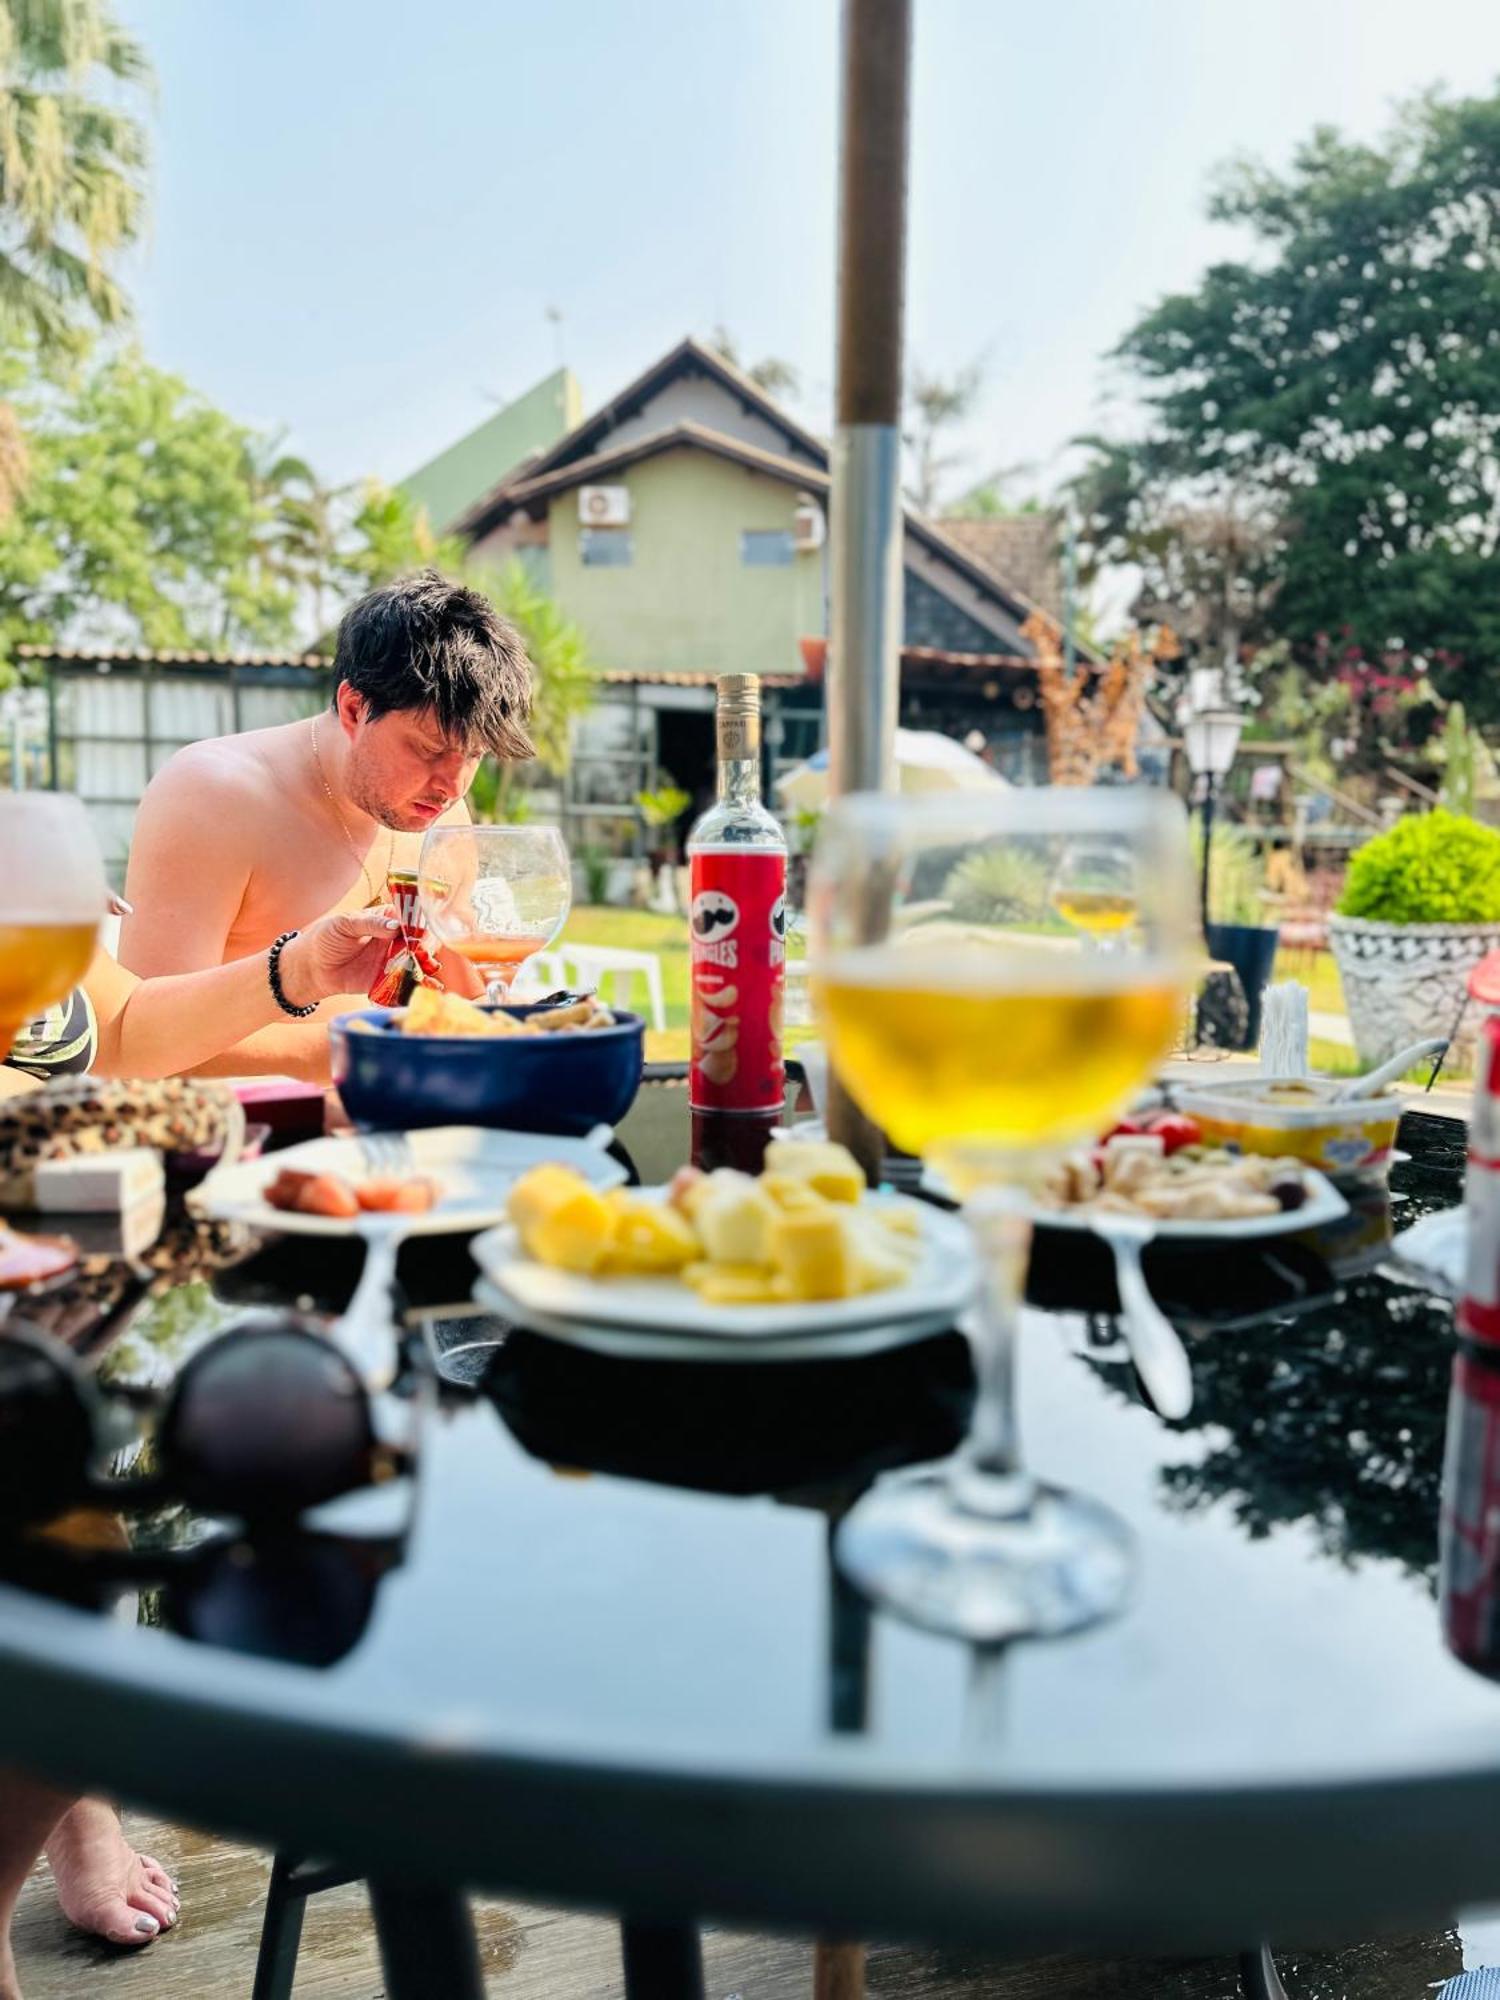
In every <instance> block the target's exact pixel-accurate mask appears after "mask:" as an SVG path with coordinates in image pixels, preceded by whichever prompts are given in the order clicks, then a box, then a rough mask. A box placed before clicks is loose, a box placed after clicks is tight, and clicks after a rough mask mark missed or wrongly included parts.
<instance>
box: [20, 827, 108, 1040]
mask: <svg viewBox="0 0 1500 2000" xmlns="http://www.w3.org/2000/svg"><path fill="white" fill-rule="evenodd" d="M108 893H109V892H108V889H107V887H106V884H105V880H104V864H103V862H102V861H101V860H100V858H99V843H98V841H97V840H96V839H95V838H94V830H93V828H92V827H91V826H90V825H89V818H88V814H87V812H86V811H85V810H84V807H83V804H82V802H81V801H80V800H79V799H77V798H75V797H74V796H73V794H72V793H71V792H0V1054H8V1053H9V1051H10V1049H11V1048H12V1047H13V1046H14V1043H15V1041H16V1037H17V1036H18V1035H19V1034H20V1032H21V1030H22V1029H23V1028H24V1027H25V1026H26V1024H27V1023H28V1022H29V1021H31V1020H34V1019H35V1018H36V1016H37V1015H39V1014H42V1013H44V1012H45V1011H46V1009H47V1008H49V1007H51V1006H54V1005H55V1004H56V1002H57V1001H59V1000H62V999H64V998H66V996H67V995H68V994H69V993H70V992H71V991H72V990H73V988H74V987H75V986H76V985H77V984H78V982H79V980H80V979H82V977H83V975H84V973H85V972H87V971H88V967H89V960H90V959H91V958H92V957H93V955H94V947H95V945H96V944H97V942H98V937H99V925H100V922H101V921H102V919H103V916H104V910H105V902H106V898H107V896H108Z"/></svg>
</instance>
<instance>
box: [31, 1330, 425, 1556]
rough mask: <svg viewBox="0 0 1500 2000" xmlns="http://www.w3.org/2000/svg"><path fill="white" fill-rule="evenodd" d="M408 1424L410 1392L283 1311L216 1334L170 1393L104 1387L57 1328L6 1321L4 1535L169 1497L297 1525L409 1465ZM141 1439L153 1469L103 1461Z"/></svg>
mask: <svg viewBox="0 0 1500 2000" xmlns="http://www.w3.org/2000/svg"><path fill="white" fill-rule="evenodd" d="M148 1418H149V1419H154V1420H153V1421H146V1420H147V1419H148ZM414 1431H415V1407H414V1404H413V1402H412V1400H411V1399H410V1398H409V1397H405V1396H402V1395H400V1394H397V1393H391V1394H382V1395H379V1396H372V1395H371V1393H370V1392H369V1391H368V1390H367V1389H366V1387H365V1385H364V1383H363V1382H362V1381H361V1379H360V1377H359V1375H358V1373H357V1372H356V1370H355V1369H354V1367H353V1365H352V1364H351V1362H350V1360H349V1358H348V1357H347V1355H345V1354H344V1353H343V1351H342V1350H341V1349H340V1348H338V1347H337V1346H335V1344H334V1343H333V1342H332V1341H331V1340H329V1339H327V1338H326V1337H325V1336H324V1335H323V1334H321V1333H319V1332H317V1331H315V1330H314V1329H313V1328H311V1327H308V1326H305V1325H303V1324H301V1323H299V1322H298V1321H297V1320H296V1319H294V1318H291V1317H289V1316H287V1315H285V1314H281V1315H276V1316H273V1317H269V1318H262V1319H252V1320H247V1321H242V1322H240V1323H239V1324H238V1325H236V1326H232V1327H229V1328H227V1329H226V1330H225V1331H224V1332H223V1333H220V1334H218V1335H216V1336H215V1338H214V1339H213V1340H211V1341H209V1342H208V1344H207V1345H206V1346H204V1347H201V1348H200V1349H199V1350H198V1352H197V1353H196V1354H194V1355H193V1356H192V1357H191V1359H190V1360H189V1361H188V1362H187V1363H186V1365H185V1366H184V1367H183V1368H182V1369H181V1370H180V1371H179V1373H178V1374H177V1376H176V1377H175V1379H174V1380H173V1382H172V1383H171V1385H170V1386H169V1387H168V1388H167V1389H166V1390H165V1392H160V1391H156V1390H145V1391H143V1390H140V1389H134V1388H109V1387H106V1386H105V1385H104V1384H102V1383H100V1382H99V1381H98V1379H97V1378H96V1377H95V1376H94V1375H93V1374H91V1373H90V1372H89V1371H87V1370H86V1369H84V1368H83V1367H81V1366H80V1365H79V1363H78V1361H77V1360H76V1359H75V1357H74V1356H73V1354H72V1353H71V1352H70V1350H69V1349H67V1348H66V1347H63V1346H62V1345H61V1344H60V1343H59V1342H58V1341H56V1340H54V1339H52V1338H51V1336H50V1335H48V1334H45V1333H41V1332H39V1331H37V1330H36V1329H34V1328H31V1327H28V1326H25V1325H16V1324H12V1323H8V1324H6V1325H5V1326H4V1327H3V1328H0V1531H4V1530H7V1529H9V1530H16V1529H25V1528H33V1527H36V1526H38V1525H40V1524H41V1523H44V1522H47V1521H51V1520H54V1519H55V1518H56V1517H57V1516H58V1515H60V1514H63V1513H65V1512H67V1511H68V1510H70V1509H73V1508H78V1507H111V1506H113V1507H118V1508H122V1509H125V1508H137V1507H142V1506H151V1505H155V1504H158V1503H160V1502H162V1501H166V1500H175V1501H181V1502H183V1503H184V1504H186V1505H187V1506H189V1507H192V1508H194V1509H196V1510H198V1511H200V1512H202V1513H205V1514H214V1515H224V1516H229V1517H232V1518H234V1519H237V1520H241V1521H244V1522H247V1523H251V1524H258V1525H274V1524H276V1523H290V1522H294V1521H295V1520H297V1519H298V1517H299V1516H301V1515H302V1514H305V1513H306V1512H308V1511H309V1510H310V1509H312V1508H314V1507H320V1506H324V1505H326V1504H327V1503H328V1502H329V1501H332V1500H336V1499H339V1498H341V1497H342V1496H343V1495H345V1494H348V1493H353V1492H357V1491H358V1490H359V1489H360V1488H362V1487H366V1486H373V1485H378V1484H380V1483H381V1482H382V1481H384V1480H387V1479H391V1478H394V1477H396V1476H397V1475H399V1474H400V1473H402V1472H404V1471H406V1470H408V1469H409V1467H410V1465H411V1463H412V1456H413V1450H414ZM146 1439H149V1441H150V1444H151V1456H152V1461H153V1470H152V1471H151V1473H150V1474H149V1475H148V1476H145V1477H140V1478H130V1477H126V1478H118V1479H115V1478H108V1477H105V1476H104V1475H102V1474H101V1473H100V1472H99V1471H98V1470H97V1468H98V1466H99V1465H100V1464H101V1463H103V1462H106V1461H107V1460H108V1459H109V1458H111V1457H114V1456H116V1455H117V1454H118V1453H120V1452H121V1451H123V1450H127V1449H129V1448H131V1447H132V1446H134V1445H137V1444H139V1443H141V1442H143V1441H145V1440H146Z"/></svg>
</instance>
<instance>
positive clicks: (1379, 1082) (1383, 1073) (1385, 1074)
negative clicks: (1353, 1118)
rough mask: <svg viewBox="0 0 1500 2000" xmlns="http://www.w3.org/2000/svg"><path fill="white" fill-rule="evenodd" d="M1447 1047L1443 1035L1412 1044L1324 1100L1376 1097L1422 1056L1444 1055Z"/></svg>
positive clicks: (1411, 1067) (1347, 1100)
mask: <svg viewBox="0 0 1500 2000" xmlns="http://www.w3.org/2000/svg"><path fill="white" fill-rule="evenodd" d="M1447 1047H1448V1041H1447V1037H1446V1036H1445V1035H1434V1036H1432V1037H1430V1038H1429V1039H1428V1040H1427V1041H1425V1042H1413V1043H1412V1045H1411V1047H1410V1048H1409V1049H1400V1050H1398V1051H1397V1053H1396V1054H1395V1055H1393V1056H1392V1057H1391V1059H1390V1061H1389V1062H1383V1063H1382V1064H1381V1065H1380V1067H1379V1069H1372V1070H1371V1071H1370V1073H1369V1075H1368V1076H1357V1077H1355V1079H1354V1081H1353V1082H1352V1083H1346V1084H1344V1085H1342V1086H1341V1088H1339V1089H1338V1090H1336V1091H1334V1093H1333V1095H1332V1096H1331V1097H1329V1098H1327V1099H1326V1100H1325V1102H1327V1103H1329V1104H1348V1103H1349V1102H1350V1100H1351V1099H1353V1098H1356V1097H1377V1096H1378V1095H1379V1094H1380V1092H1381V1091H1382V1090H1383V1089H1384V1088H1385V1086H1386V1085H1387V1084H1388V1083H1394V1082H1395V1080H1396V1078H1397V1077H1398V1076H1402V1075H1404V1074H1405V1072H1406V1071H1407V1070H1409V1069H1414V1068H1415V1067H1416V1065H1417V1064H1418V1063H1419V1062H1421V1060H1422V1058H1423V1057H1424V1056H1435V1055H1438V1054H1440V1053H1446V1051H1447Z"/></svg>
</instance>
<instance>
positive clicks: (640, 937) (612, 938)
mask: <svg viewBox="0 0 1500 2000" xmlns="http://www.w3.org/2000/svg"><path fill="white" fill-rule="evenodd" d="M564 935H565V937H567V938H570V939H572V940H573V941H574V942H575V943H576V944H597V945H614V946H616V947H618V948H619V949H621V950H624V951H654V952H655V953H656V954H657V956H658V958H660V960H661V984H662V998H663V999H664V1001H665V1002H666V1010H667V1026H666V1030H665V1032H663V1033H658V1032H657V1031H656V1030H654V1029H649V1028H648V1029H647V1031H646V1055H647V1058H648V1060H649V1061H651V1062H686V1061H687V1058H688V934H687V919H686V917H670V916H662V915H660V914H659V913H658V912H657V911H655V910H615V909H605V908H602V907H600V906H599V905H596V904H585V905H584V906H583V907H582V908H580V909H575V910H574V911H573V913H572V915H571V916H570V917H569V919H568V927H567V930H566V932H565V934H564ZM793 948H794V950H795V949H796V947H795V945H794V947H793ZM1276 977H1277V979H1296V980H1300V981H1301V983H1302V984H1303V985H1304V986H1305V987H1306V988H1307V989H1308V1005H1309V1007H1311V1009H1312V1011H1313V1012H1314V1013H1315V1014H1342V1013H1343V1012H1344V995H1343V990H1342V988H1341V987H1340V985H1339V975H1338V967H1337V966H1336V965H1335V964H1334V962H1333V954H1332V952H1327V951H1318V952H1307V951H1291V952H1288V951H1283V952H1282V953H1280V955H1279V956H1278V958H1277V960H1276ZM644 998H645V996H644V994H642V993H641V992H640V991H639V990H638V991H637V992H636V995H635V1001H636V1004H637V1005H642V1004H644ZM812 1033H813V1030H812V1029H811V1028H792V1029H789V1030H788V1033H787V1044H788V1046H789V1047H795V1046H796V1044H797V1043H798V1042H800V1041H805V1040H807V1039H808V1038H809V1037H810V1036H811V1034H812ZM1309 1053H1310V1057H1311V1062H1312V1067H1313V1069H1314V1071H1315V1072H1317V1073H1318V1074H1320V1075H1323V1076H1358V1075H1359V1073H1360V1071H1361V1069H1363V1067H1364V1065H1363V1064H1362V1063H1361V1062H1360V1060H1359V1058H1358V1056H1357V1055H1356V1054H1355V1053H1354V1050H1353V1049H1352V1048H1350V1047H1348V1046H1347V1045H1346V1044H1344V1043H1341V1042H1332V1041H1325V1040H1323V1039H1322V1038H1321V1037H1320V1036H1316V1035H1315V1036H1314V1037H1313V1039H1312V1042H1311V1045H1310V1050H1309ZM1462 1074H1463V1072H1450V1071H1448V1070H1447V1069H1445V1070H1444V1071H1443V1075H1444V1078H1445V1079H1451V1080H1457V1078H1458V1077H1459V1076H1461V1075H1462ZM1412 1080H1413V1081H1420V1082H1423V1083H1425V1082H1426V1080H1427V1068H1426V1067H1424V1068H1423V1069H1421V1070H1419V1071H1415V1072H1413V1078H1412Z"/></svg>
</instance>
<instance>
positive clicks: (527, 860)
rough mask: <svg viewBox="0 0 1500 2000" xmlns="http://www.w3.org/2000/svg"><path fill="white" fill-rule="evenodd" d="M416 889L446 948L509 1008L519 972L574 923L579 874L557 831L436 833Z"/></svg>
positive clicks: (444, 829)
mask: <svg viewBox="0 0 1500 2000" xmlns="http://www.w3.org/2000/svg"><path fill="white" fill-rule="evenodd" d="M417 889H418V893H419V894H420V896H421V898H422V908H423V910H424V912H425V913H426V917H427V921H428V923H429V924H430V925H431V926H432V929H433V930H434V931H435V932H436V934H437V936H438V937H439V938H440V939H441V940H442V942H443V944H444V945H445V946H446V947H447V949H448V950H449V951H451V952H453V953H455V954H456V955H457V956H458V957H459V958H462V959H466V960H467V961H468V963H469V964H470V965H472V966H473V967H474V968H475V970H476V971H477V972H479V974H480V975H481V977H482V978H483V979H484V981H485V997H486V999H488V1000H490V1001H503V1000H504V999H505V998H506V997H507V996H508V994H509V992H510V987H511V982H512V981H513V980H514V978H515V976H516V974H517V972H519V971H520V969H521V967H522V966H523V965H524V964H525V963H526V961H527V959H528V958H531V957H532V956H533V955H534V954H535V953H537V952H539V951H545V950H547V948H548V946H549V945H551V944H552V943H553V942H554V941H555V939H556V938H557V936H558V934H559V932H560V931H561V930H562V927H563V925H564V924H565V923H566V922H567V920H568V911H569V910H570V909H571V908H572V904H573V871H572V865H571V863H570V862H569V859H568V849H567V845H566V843H565V842H564V840H563V837H562V835H561V833H559V832H558V830H557V828H556V827H555V826H435V827H433V828H431V829H430V830H429V832H428V834H427V837H426V839H425V840H424V841H423V842H422V852H421V856H420V857H419V859H418V862H417Z"/></svg>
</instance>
